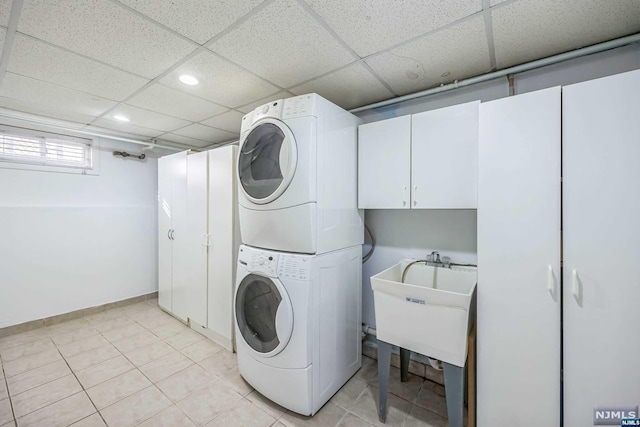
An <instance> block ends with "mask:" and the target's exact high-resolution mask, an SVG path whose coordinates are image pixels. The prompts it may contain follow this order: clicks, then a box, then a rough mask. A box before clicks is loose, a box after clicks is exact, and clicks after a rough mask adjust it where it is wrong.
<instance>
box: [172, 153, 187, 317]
mask: <svg viewBox="0 0 640 427" xmlns="http://www.w3.org/2000/svg"><path fill="white" fill-rule="evenodd" d="M169 157H170V158H171V226H172V228H173V230H174V231H173V232H172V233H171V237H172V238H173V240H172V242H171V244H172V252H171V261H172V275H171V312H172V313H173V314H174V315H175V316H177V317H178V318H180V319H182V320H184V321H186V320H187V311H188V308H187V306H188V300H187V282H188V277H189V271H188V268H189V262H188V259H187V257H188V252H189V251H188V239H187V232H186V230H187V152H186V151H185V152H182V153H176V154H172V155H171V156H169Z"/></svg>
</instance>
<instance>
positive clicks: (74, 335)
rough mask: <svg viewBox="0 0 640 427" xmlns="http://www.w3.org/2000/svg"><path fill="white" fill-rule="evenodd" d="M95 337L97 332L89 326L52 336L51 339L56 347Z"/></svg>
mask: <svg viewBox="0 0 640 427" xmlns="http://www.w3.org/2000/svg"><path fill="white" fill-rule="evenodd" d="M95 335H99V333H98V331H96V330H95V328H93V327H91V326H86V327H82V328H79V329H74V330H73V331H68V332H62V333H60V334H57V335H52V336H51V339H52V340H53V342H54V343H56V345H65V344H69V343H72V342H74V341H78V340H81V339H85V338H89V337H93V336H95Z"/></svg>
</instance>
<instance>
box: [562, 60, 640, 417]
mask: <svg viewBox="0 0 640 427" xmlns="http://www.w3.org/2000/svg"><path fill="white" fill-rule="evenodd" d="M638 94H640V71H632V72H629V73H624V74H619V75H616V76H611V77H606V78H602V79H598V80H592V81H588V82H584V83H579V84H575V85H571V86H567V87H564V88H563V97H562V104H563V105H562V110H563V157H562V159H563V160H562V162H563V244H564V306H563V310H564V425H565V426H566V427H582V426H585V425H592V424H593V415H594V414H593V410H594V408H606V407H617V408H624V407H637V405H638V400H639V399H640V333H638V328H639V325H640V310H639V309H638V301H640V262H639V261H638V260H640V244H639V241H640V222H639V220H638V213H639V212H640V191H639V190H638V184H639V183H640V120H639V118H640V98H639V97H638ZM574 272H575V275H574Z"/></svg>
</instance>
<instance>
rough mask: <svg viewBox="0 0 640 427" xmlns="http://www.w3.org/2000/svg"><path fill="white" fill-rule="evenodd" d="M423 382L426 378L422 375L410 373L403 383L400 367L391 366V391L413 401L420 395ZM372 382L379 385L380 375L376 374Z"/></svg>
mask: <svg viewBox="0 0 640 427" xmlns="http://www.w3.org/2000/svg"><path fill="white" fill-rule="evenodd" d="M423 382H424V380H423V379H422V378H421V377H418V376H416V375H413V374H409V375H408V378H407V381H406V382H404V383H403V382H402V381H401V379H400V369H398V368H394V367H391V370H390V371H389V393H391V394H395V395H396V396H398V397H401V398H403V399H404V400H408V401H409V402H413V400H414V399H415V398H416V397H418V393H419V392H420V388H421V387H422V383H423ZM370 384H371V385H372V386H374V387H378V377H377V376H376V378H375V379H374V380H373V381H371V382H370Z"/></svg>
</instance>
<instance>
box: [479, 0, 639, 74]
mask: <svg viewBox="0 0 640 427" xmlns="http://www.w3.org/2000/svg"><path fill="white" fill-rule="evenodd" d="M491 17H492V20H493V34H494V36H493V38H494V42H495V48H496V61H497V65H498V67H499V68H504V67H508V66H510V65H515V64H520V63H523V62H528V61H531V60H534V59H539V58H543V57H546V56H550V55H554V54H557V53H561V52H565V51H568V50H572V49H576V48H578V47H581V46H588V45H591V44H594V43H598V42H602V41H606V40H610V39H613V38H617V37H622V36H625V35H628V34H632V33H637V32H639V31H640V1H638V0H616V1H602V0H565V1H557V0H519V1H517V2H514V3H511V4H508V5H505V6H502V7H499V8H496V9H495V10H492V12H491Z"/></svg>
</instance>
